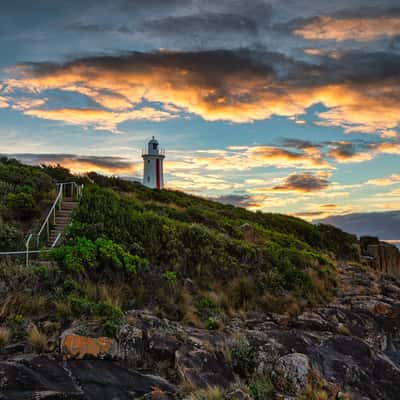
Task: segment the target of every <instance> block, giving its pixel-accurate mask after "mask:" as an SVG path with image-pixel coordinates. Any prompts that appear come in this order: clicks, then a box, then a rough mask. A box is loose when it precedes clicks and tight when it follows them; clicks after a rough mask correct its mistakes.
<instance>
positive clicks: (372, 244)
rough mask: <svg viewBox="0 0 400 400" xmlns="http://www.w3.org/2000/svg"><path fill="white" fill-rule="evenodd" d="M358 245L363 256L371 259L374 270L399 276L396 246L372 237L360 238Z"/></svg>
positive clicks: (398, 255)
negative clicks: (359, 244)
mask: <svg viewBox="0 0 400 400" xmlns="http://www.w3.org/2000/svg"><path fill="white" fill-rule="evenodd" d="M360 243H361V249H362V253H363V255H364V256H366V257H367V258H368V257H370V258H371V259H370V264H371V266H372V267H373V268H374V269H376V270H377V271H381V272H384V273H387V274H392V275H397V276H400V251H399V249H398V248H397V247H396V246H394V245H392V244H390V243H386V242H381V241H379V240H378V238H374V237H362V238H360Z"/></svg>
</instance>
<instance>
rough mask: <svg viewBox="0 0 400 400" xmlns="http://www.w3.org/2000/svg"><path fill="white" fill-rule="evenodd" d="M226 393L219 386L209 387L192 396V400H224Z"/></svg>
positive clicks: (197, 391)
mask: <svg viewBox="0 0 400 400" xmlns="http://www.w3.org/2000/svg"><path fill="white" fill-rule="evenodd" d="M223 398H224V393H223V391H222V389H221V388H219V387H218V386H209V387H208V388H207V389H198V390H196V391H195V392H193V393H192V394H191V395H190V396H189V399H190V400H222V399H223Z"/></svg>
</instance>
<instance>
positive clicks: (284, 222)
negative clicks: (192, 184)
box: [0, 160, 358, 327]
mask: <svg viewBox="0 0 400 400" xmlns="http://www.w3.org/2000/svg"><path fill="white" fill-rule="evenodd" d="M70 180H78V181H84V182H85V190H84V195H83V198H82V200H81V202H80V205H79V207H78V208H77V209H76V210H75V213H74V217H73V223H72V225H71V226H70V227H69V230H68V232H67V234H66V239H65V242H64V245H63V246H61V247H59V248H57V249H55V250H54V251H53V252H52V253H51V254H50V255H49V256H48V257H50V258H51V259H54V260H55V261H56V262H57V264H58V266H59V269H58V271H57V273H58V275H57V277H53V279H57V285H58V286H62V285H64V286H68V287H69V293H65V299H64V300H65V301H67V302H69V303H70V302H71V299H73V302H72V304H73V305H76V306H77V304H78V303H80V302H85V301H89V299H88V297H90V296H89V295H90V293H89V294H88V293H85V290H84V289H82V287H81V286H82V285H88V284H90V285H99V284H103V283H104V284H107V285H111V286H112V285H120V284H121V283H123V285H124V286H123V287H122V288H121V289H125V292H129V293H130V294H129V296H123V293H124V290H120V292H119V296H120V297H121V298H120V303H121V306H122V308H123V309H124V308H125V307H131V308H132V307H133V306H134V307H144V306H146V307H151V308H154V307H155V308H157V309H158V311H159V312H160V313H162V314H164V315H166V316H169V317H172V318H175V319H178V320H187V321H188V322H189V323H192V324H194V325H196V326H204V325H205V326H210V327H213V326H215V327H218V325H219V324H222V323H223V317H224V315H226V314H229V313H231V312H238V311H240V310H249V309H252V310H254V309H260V310H264V311H277V312H283V311H287V310H288V308H289V309H292V311H293V312H298V311H300V309H302V308H304V307H307V306H309V305H315V304H318V303H321V302H324V301H326V300H327V299H329V297H330V296H331V295H332V293H333V291H334V289H335V284H336V282H335V272H334V268H333V265H332V261H331V259H330V257H336V258H340V259H356V258H357V256H358V253H357V247H356V240H355V238H354V237H353V236H351V235H348V234H345V233H344V232H341V231H340V230H338V229H335V228H332V227H329V226H323V225H320V226H313V225H311V224H309V223H307V222H305V221H302V220H300V219H296V218H292V217H287V216H284V215H277V214H265V213H253V212H250V211H247V210H245V209H243V208H236V207H233V206H227V205H222V204H218V203H215V202H212V201H209V200H206V199H202V198H198V197H194V196H189V195H186V194H184V193H181V192H176V191H167V190H165V191H154V190H150V189H148V188H146V187H144V186H142V185H140V184H137V183H131V182H128V181H125V180H122V179H118V178H108V177H105V176H101V175H97V174H94V173H90V174H89V175H88V176H87V177H85V178H80V177H74V176H72V175H71V174H70V173H69V172H68V171H67V170H65V169H62V168H50V167H28V166H25V165H22V164H19V163H17V162H15V161H11V160H3V161H2V162H1V163H0V185H1V187H2V191H3V196H2V219H3V223H2V224H1V236H2V238H4V240H3V241H2V247H3V248H2V250H15V249H18V246H19V249H22V248H23V246H22V240H21V239H22V237H23V236H24V235H25V236H26V234H27V233H28V231H30V230H32V228H34V227H35V225H37V221H38V220H40V218H39V217H40V210H45V209H46V207H45V206H49V204H50V199H51V196H52V195H53V196H54V188H55V182H56V181H70ZM41 268H42V267H41ZM42 269H43V268H42ZM41 273H42V274H47V271H42V270H41ZM189 280H190V281H191V284H192V285H194V286H195V287H196V292H195V296H194V298H192V297H193V296H192V295H191V294H190V292H189V291H188V289H187V284H188V281H189ZM78 288H79V289H78ZM150 288H154V289H152V290H149V289H150ZM38 290H39V291H40V288H35V289H34V293H35V294H37V292H38ZM132 291H133V293H135V295H134V296H132ZM67 292H68V291H67ZM44 295H45V296H50V297H51V296H52V294H51V293H48V291H47V288H46V292H45V293H44ZM69 303H68V304H69ZM49 306H50V307H51V302H49ZM93 307H94V305H93ZM77 308H78V309H79V311H80V312H81V311H82V310H81V307H80V306H77ZM88 308H91V307H88Z"/></svg>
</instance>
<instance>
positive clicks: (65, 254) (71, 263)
mask: <svg viewBox="0 0 400 400" xmlns="http://www.w3.org/2000/svg"><path fill="white" fill-rule="evenodd" d="M52 255H53V257H54V259H55V260H57V262H59V263H60V264H61V265H62V266H63V267H64V268H65V270H66V271H67V272H71V273H78V274H84V275H87V276H90V277H96V276H97V277H99V275H101V274H102V273H104V274H106V275H107V276H108V277H109V278H110V279H112V278H115V277H116V276H118V271H120V272H125V273H126V274H128V275H132V274H135V273H136V272H137V270H138V269H144V268H145V267H147V265H148V261H147V260H145V259H143V258H141V257H139V256H138V255H132V254H130V253H128V252H126V251H125V250H124V249H123V248H122V246H120V245H119V244H117V243H115V242H113V241H112V240H108V239H103V238H99V239H97V240H96V241H95V242H93V241H91V240H89V239H86V238H85V237H78V238H75V239H73V240H72V241H71V243H70V244H67V245H66V246H61V247H58V248H56V249H55V250H53V252H52Z"/></svg>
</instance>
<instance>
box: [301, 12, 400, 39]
mask: <svg viewBox="0 0 400 400" xmlns="http://www.w3.org/2000/svg"><path fill="white" fill-rule="evenodd" d="M294 33H295V34H296V35H298V36H301V37H303V38H304V39H307V40H334V41H337V42H341V41H344V40H356V41H360V42H364V41H370V40H376V39H380V38H383V37H391V36H397V35H400V17H376V18H332V17H326V16H322V17H318V18H315V19H314V20H312V21H311V22H309V23H307V24H306V25H304V26H303V27H301V28H299V29H296V30H295V31H294Z"/></svg>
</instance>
